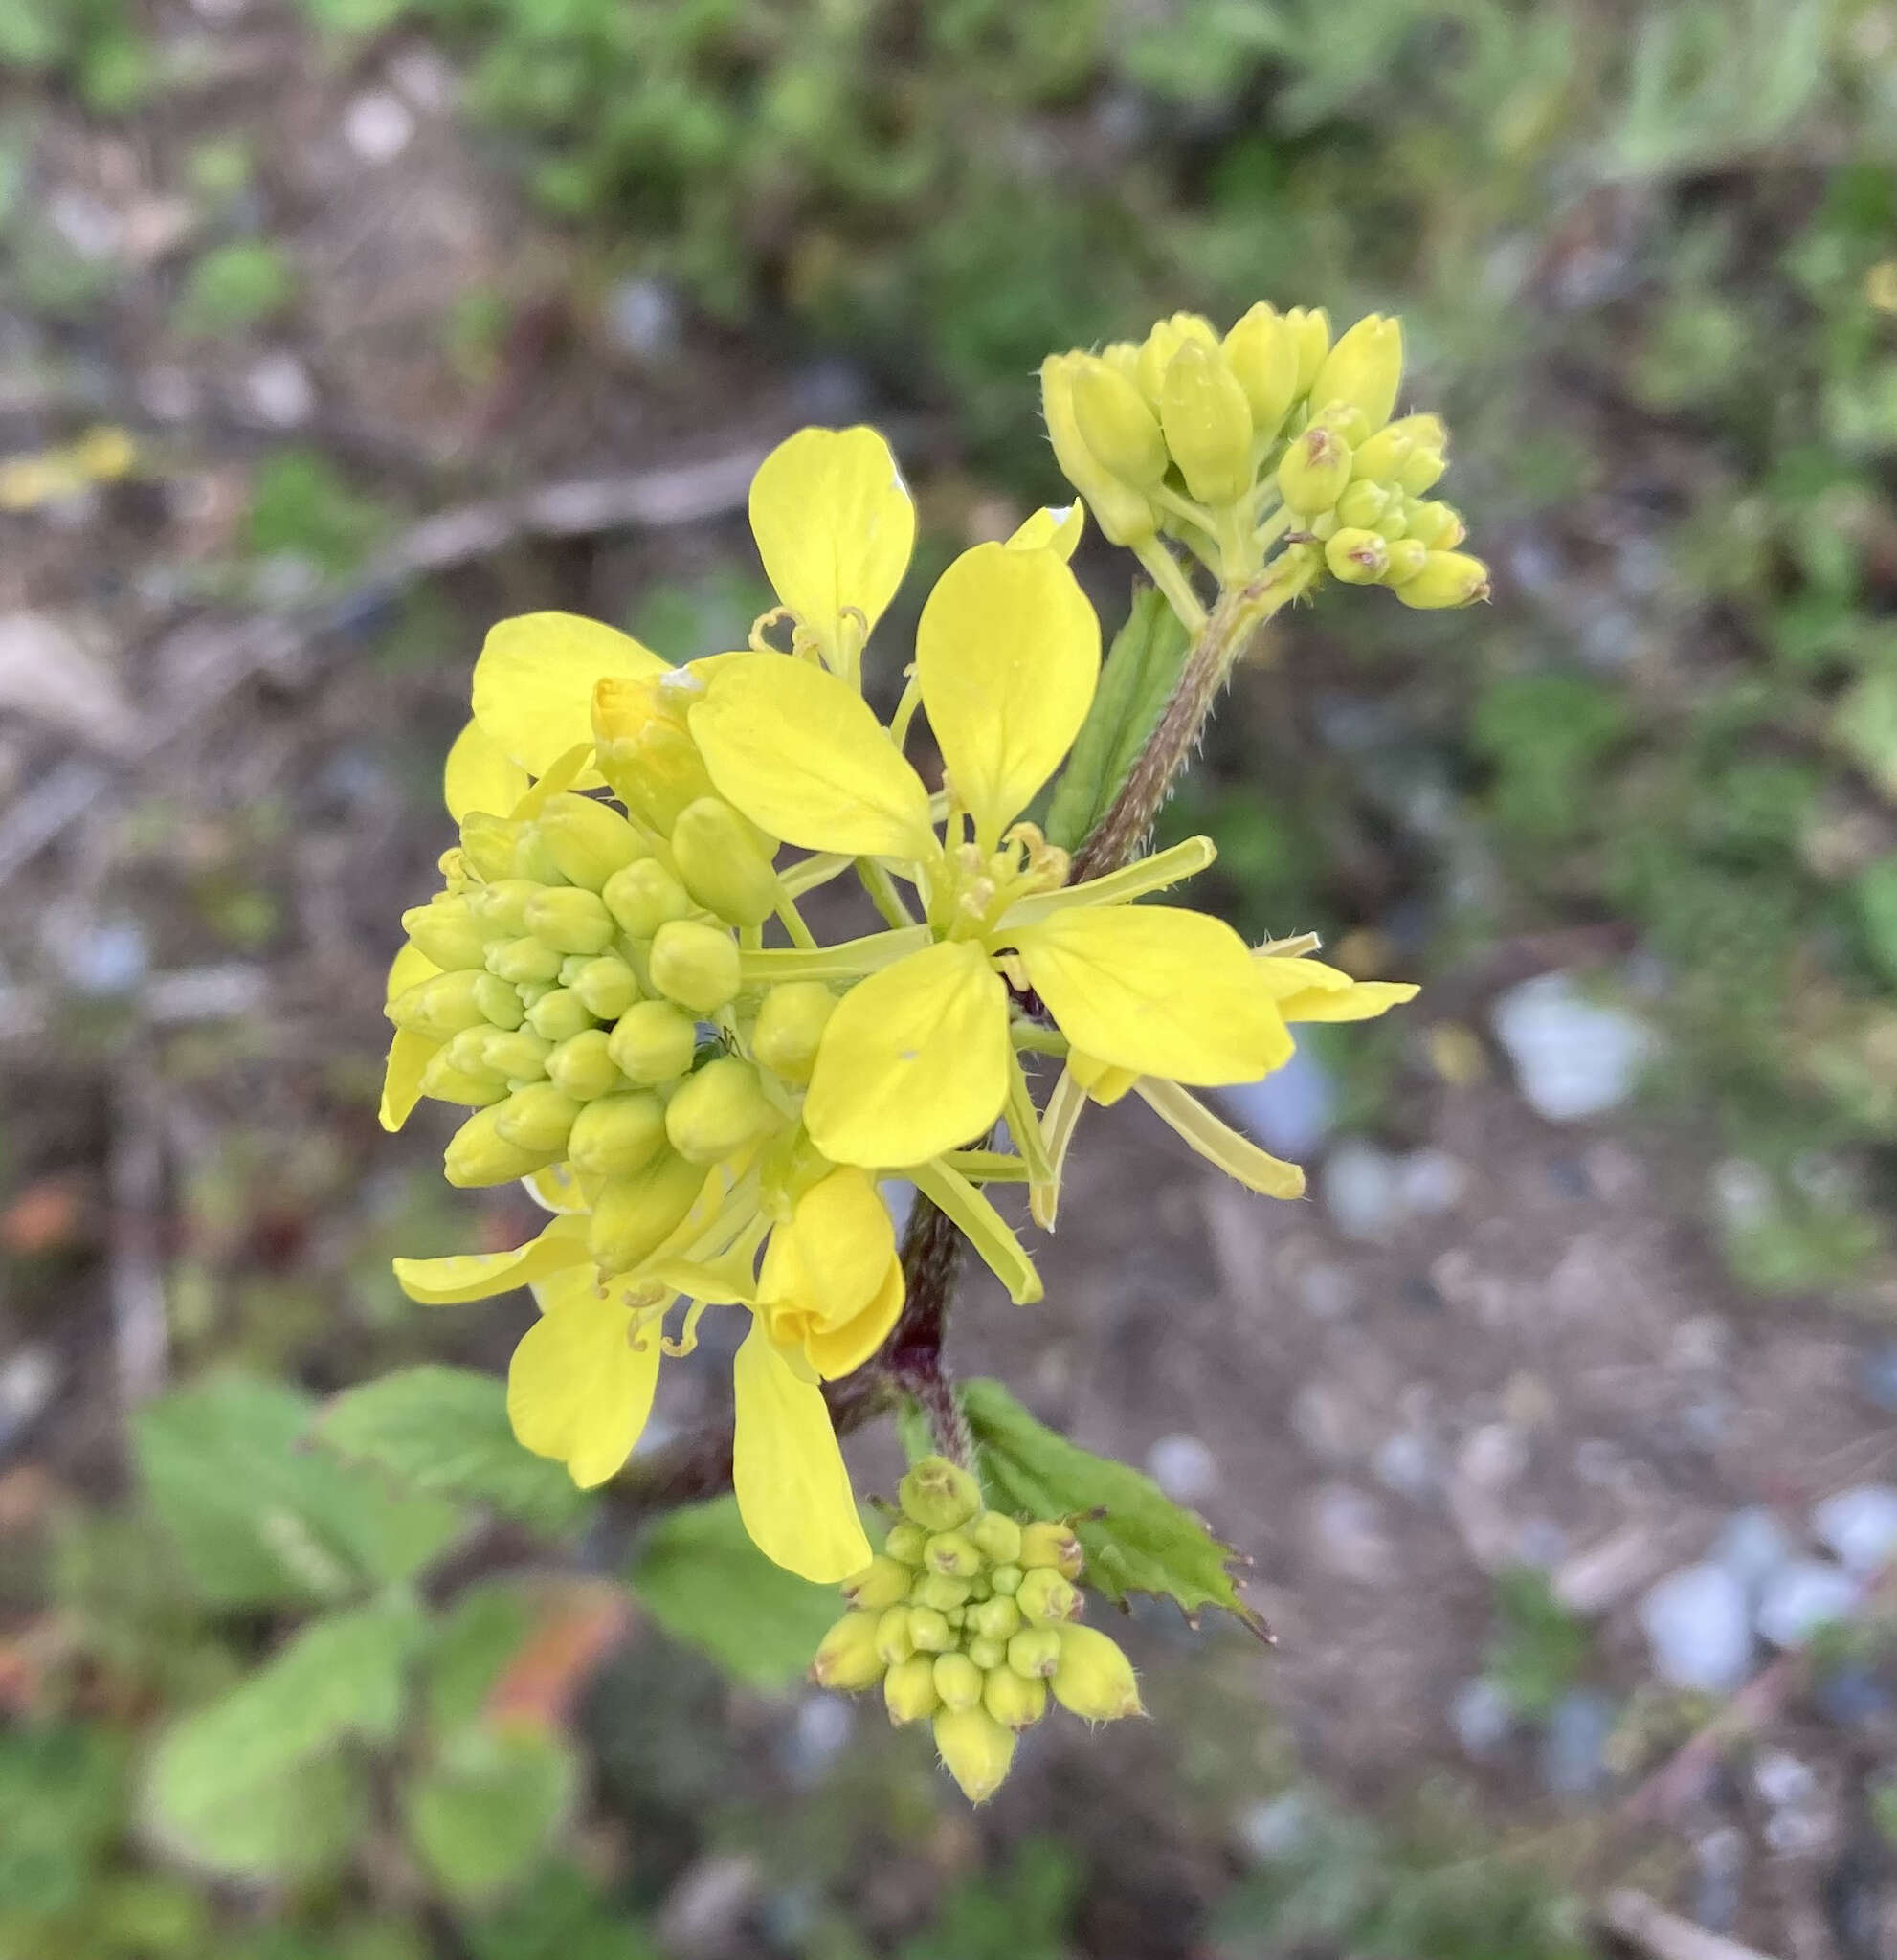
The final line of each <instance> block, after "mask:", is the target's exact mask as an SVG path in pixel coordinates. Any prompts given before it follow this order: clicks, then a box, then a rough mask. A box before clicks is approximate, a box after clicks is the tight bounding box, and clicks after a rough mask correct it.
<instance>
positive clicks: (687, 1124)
mask: <svg viewBox="0 0 1897 1960" xmlns="http://www.w3.org/2000/svg"><path fill="white" fill-rule="evenodd" d="M668 929H669V928H668ZM783 1121H784V1119H783V1118H782V1117H781V1116H780V1115H779V1113H778V1111H777V1109H776V1107H775V1106H774V1105H773V1104H772V1103H771V1102H770V1099H769V1098H768V1097H767V1096H766V1095H765V1093H764V1087H763V1084H762V1083H761V1082H760V1080H758V1072H757V1069H756V1067H755V1066H754V1065H753V1064H752V1063H750V1062H748V1061H746V1060H745V1059H744V1058H742V1057H741V1056H736V1055H721V1056H719V1057H718V1058H716V1059H715V1060H712V1061H708V1062H706V1063H705V1065H704V1066H703V1068H702V1069H700V1070H699V1071H698V1073H697V1074H696V1075H691V1076H687V1077H686V1079H685V1080H684V1081H683V1083H682V1084H681V1086H680V1089H679V1092H678V1094H677V1095H675V1096H674V1097H673V1098H672V1100H671V1102H670V1103H667V1104H666V1105H665V1134H666V1136H667V1138H668V1139H669V1140H670V1142H671V1145H672V1147H673V1148H674V1149H675V1150H677V1151H678V1153H679V1154H680V1156H681V1157H688V1158H690V1159H691V1161H692V1162H693V1163H694V1164H716V1163H719V1162H721V1161H722V1160H723V1159H724V1158H726V1157H729V1156H731V1155H732V1154H733V1153H734V1152H736V1151H738V1150H741V1149H743V1148H744V1147H746V1145H748V1144H752V1143H755V1142H756V1141H757V1140H758V1139H759V1138H760V1137H763V1136H766V1135H768V1134H769V1133H770V1131H771V1130H772V1129H774V1128H776V1127H777V1126H778V1125H780V1124H781V1123H782V1122H783Z"/></svg>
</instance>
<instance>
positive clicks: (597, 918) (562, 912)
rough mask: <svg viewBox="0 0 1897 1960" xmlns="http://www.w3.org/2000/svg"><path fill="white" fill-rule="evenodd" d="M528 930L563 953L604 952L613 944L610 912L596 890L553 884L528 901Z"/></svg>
mask: <svg viewBox="0 0 1897 1960" xmlns="http://www.w3.org/2000/svg"><path fill="white" fill-rule="evenodd" d="M527 930H528V931H529V932H531V933H532V934H533V936H534V937H535V938H536V939H537V940H540V941H542V942H543V943H544V944H546V945H547V946H550V947H554V948H555V950H556V951H559V952H562V953H603V952H604V951H605V950H606V948H607V947H609V946H611V945H612V944H613V930H614V921H613V915H612V913H611V912H609V911H608V910H607V909H606V902H605V900H603V899H602V898H601V897H600V896H599V894H598V893H597V892H590V891H588V890H586V889H585V888H584V887H583V886H581V885H576V884H553V885H547V886H546V887H545V888H544V889H543V890H541V891H538V892H536V893H535V894H534V895H533V897H532V898H530V899H529V900H528V901H527Z"/></svg>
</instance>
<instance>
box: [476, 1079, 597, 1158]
mask: <svg viewBox="0 0 1897 1960" xmlns="http://www.w3.org/2000/svg"><path fill="white" fill-rule="evenodd" d="M579 1113H580V1105H579V1103H577V1102H576V1101H575V1100H574V1099H573V1098H572V1097H571V1096H569V1095H568V1094H567V1093H566V1092H565V1091H564V1090H562V1089H556V1088H555V1087H554V1086H553V1084H552V1083H551V1082H529V1083H528V1084H527V1086H526V1087H525V1088H524V1089H516V1090H515V1091H514V1093H513V1094H512V1095H511V1096H509V1097H508V1098H507V1100H506V1102H504V1103H502V1104H501V1105H500V1106H499V1107H498V1108H497V1109H496V1110H495V1112H494V1128H495V1131H496V1133H497V1134H498V1135H499V1136H500V1137H501V1139H502V1142H503V1143H509V1144H518V1145H519V1146H520V1147H521V1148H522V1149H524V1150H535V1151H547V1152H549V1153H550V1154H551V1155H552V1156H554V1157H564V1156H565V1155H566V1154H567V1138H568V1137H569V1134H570V1133H571V1131H572V1127H573V1119H574V1117H576V1116H577V1115H578V1114H579Z"/></svg>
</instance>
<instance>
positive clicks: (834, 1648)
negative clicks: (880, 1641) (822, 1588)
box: [810, 1613, 883, 1694]
mask: <svg viewBox="0 0 1897 1960" xmlns="http://www.w3.org/2000/svg"><path fill="white" fill-rule="evenodd" d="M876 1619H877V1616H876V1615H875V1614H873V1613H846V1614H845V1615H843V1617H842V1618H841V1619H839V1620H838V1621H837V1624H836V1625H835V1626H834V1627H832V1628H831V1629H830V1631H829V1632H828V1633H827V1634H825V1635H824V1637H823V1638H822V1640H821V1641H819V1642H818V1644H817V1649H816V1658H815V1659H814V1660H813V1661H812V1662H811V1664H810V1672H811V1679H812V1680H813V1681H814V1682H816V1683H817V1684H818V1685H819V1686H821V1687H826V1688H839V1689H841V1690H842V1691H843V1692H844V1693H846V1694H854V1693H855V1692H856V1690H857V1689H859V1688H866V1687H869V1686H871V1685H873V1684H874V1683H875V1682H879V1681H881V1680H882V1671H883V1666H882V1656H881V1655H880V1654H878V1653H877V1651H876Z"/></svg>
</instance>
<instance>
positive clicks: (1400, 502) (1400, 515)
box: [1370, 490, 1410, 545]
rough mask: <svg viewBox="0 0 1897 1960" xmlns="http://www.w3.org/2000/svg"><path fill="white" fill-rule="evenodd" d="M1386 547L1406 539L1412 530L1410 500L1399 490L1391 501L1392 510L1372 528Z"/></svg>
mask: <svg viewBox="0 0 1897 1960" xmlns="http://www.w3.org/2000/svg"><path fill="white" fill-rule="evenodd" d="M1370 528H1371V529H1372V530H1373V531H1374V532H1375V533H1376V534H1377V536H1378V537H1379V538H1381V539H1382V540H1383V542H1384V543H1385V544H1386V545H1394V544H1395V543H1396V541H1397V540H1398V539H1399V538H1402V537H1405V536H1407V535H1408V533H1409V528H1410V500H1409V499H1408V498H1407V497H1405V496H1404V495H1403V494H1402V492H1401V491H1400V490H1399V491H1398V492H1397V493H1396V495H1395V497H1393V498H1392V499H1391V500H1390V508H1389V509H1388V510H1386V511H1385V512H1384V513H1383V515H1382V516H1381V517H1380V518H1378V519H1377V521H1376V522H1375V523H1373V524H1372V525H1371V527H1370Z"/></svg>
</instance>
